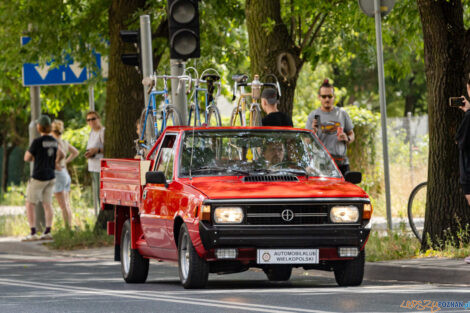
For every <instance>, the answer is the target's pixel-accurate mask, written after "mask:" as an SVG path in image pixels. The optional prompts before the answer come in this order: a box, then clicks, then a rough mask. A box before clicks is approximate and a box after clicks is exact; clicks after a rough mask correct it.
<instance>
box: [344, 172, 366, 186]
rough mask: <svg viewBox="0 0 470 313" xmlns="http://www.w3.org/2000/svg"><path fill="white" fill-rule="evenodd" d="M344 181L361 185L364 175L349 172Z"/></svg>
mask: <svg viewBox="0 0 470 313" xmlns="http://www.w3.org/2000/svg"><path fill="white" fill-rule="evenodd" d="M344 179H345V180H346V181H347V182H350V183H352V184H355V185H357V184H360V183H361V181H362V173H361V172H347V173H346V174H344Z"/></svg>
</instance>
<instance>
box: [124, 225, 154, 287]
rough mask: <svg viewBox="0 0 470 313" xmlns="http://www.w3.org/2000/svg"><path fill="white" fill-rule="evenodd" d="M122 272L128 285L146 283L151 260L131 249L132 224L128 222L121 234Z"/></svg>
mask: <svg viewBox="0 0 470 313" xmlns="http://www.w3.org/2000/svg"><path fill="white" fill-rule="evenodd" d="M121 272H122V277H123V278H124V280H125V281H126V283H144V282H145V281H146V280H147V275H148V273H149V259H146V258H144V257H142V256H141V255H140V253H139V251H137V250H136V249H131V224H130V222H129V220H127V221H126V222H125V223H124V225H123V227H122V234H121Z"/></svg>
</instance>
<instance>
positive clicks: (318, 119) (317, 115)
mask: <svg viewBox="0 0 470 313" xmlns="http://www.w3.org/2000/svg"><path fill="white" fill-rule="evenodd" d="M315 119H316V120H317V125H320V115H319V114H315Z"/></svg>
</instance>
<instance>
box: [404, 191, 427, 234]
mask: <svg viewBox="0 0 470 313" xmlns="http://www.w3.org/2000/svg"><path fill="white" fill-rule="evenodd" d="M427 190H428V182H422V183H421V184H418V185H417V186H416V187H415V188H413V190H412V191H411V194H410V198H409V199H408V221H409V223H410V227H411V230H412V231H413V234H415V236H416V238H418V239H419V241H421V240H422V239H423V229H422V228H421V225H419V227H418V222H419V224H421V222H422V226H423V227H424V216H425V211H426V197H427Z"/></svg>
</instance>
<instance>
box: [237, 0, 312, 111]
mask: <svg viewBox="0 0 470 313" xmlns="http://www.w3.org/2000/svg"><path fill="white" fill-rule="evenodd" d="M245 14H246V25H247V29H248V39H249V51H250V60H251V72H252V74H253V75H254V74H260V76H261V77H262V76H263V75H265V74H274V75H276V77H277V78H278V80H279V82H280V84H281V93H282V97H281V99H280V105H279V110H280V111H282V112H284V113H287V114H289V115H290V116H292V108H293V101H294V92H295V87H296V84H297V78H298V77H299V71H300V69H301V68H302V64H303V61H302V60H301V59H300V49H299V48H298V47H296V45H295V44H294V42H293V40H292V37H291V36H290V35H289V32H288V29H287V26H286V25H285V24H284V23H283V21H282V19H281V4H280V1H279V0H246V6H245ZM270 20H271V21H274V23H275V25H274V27H273V28H272V29H267V28H266V27H265V26H263V24H265V23H267V22H268V21H270ZM285 53H287V54H289V55H291V56H292V61H293V63H292V64H293V65H294V67H295V69H292V75H287V77H286V76H282V75H281V74H280V72H279V70H278V61H279V60H278V59H279V57H280V55H282V54H285ZM291 67H292V66H291Z"/></svg>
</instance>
